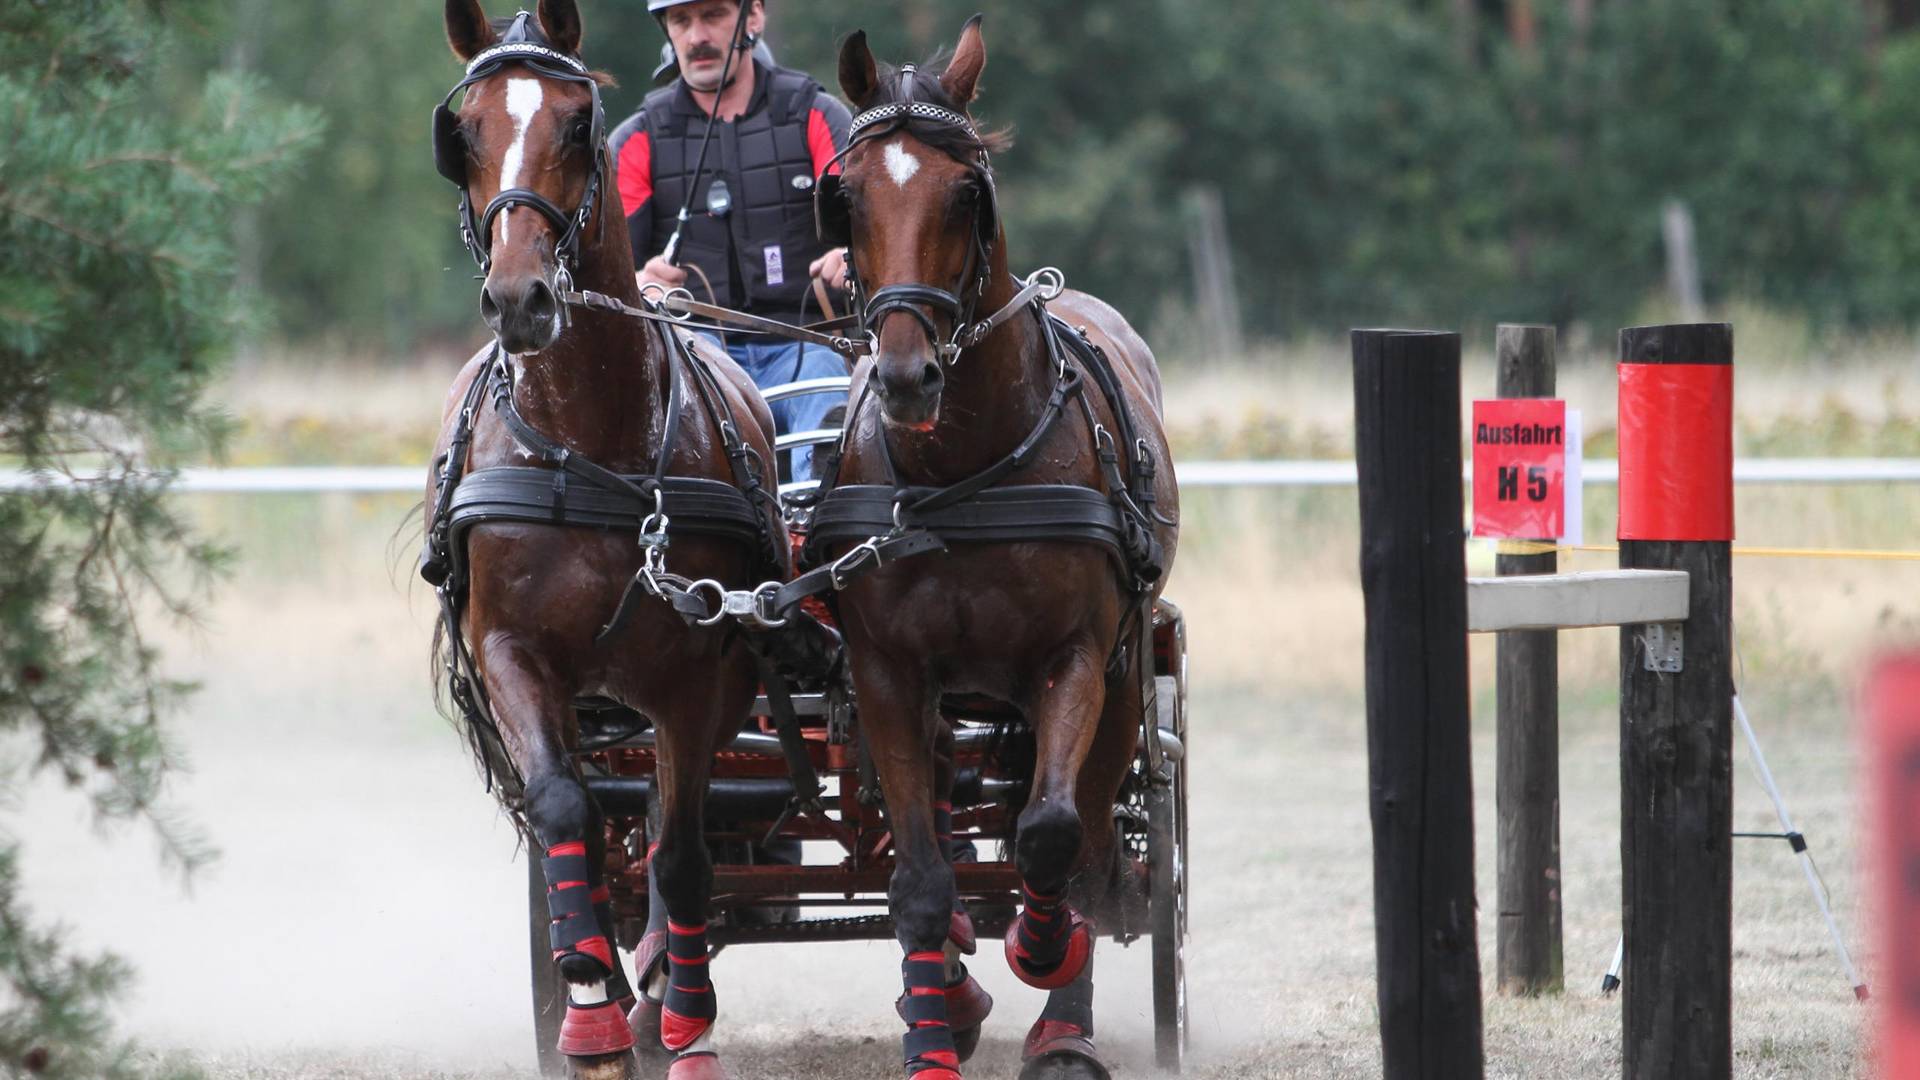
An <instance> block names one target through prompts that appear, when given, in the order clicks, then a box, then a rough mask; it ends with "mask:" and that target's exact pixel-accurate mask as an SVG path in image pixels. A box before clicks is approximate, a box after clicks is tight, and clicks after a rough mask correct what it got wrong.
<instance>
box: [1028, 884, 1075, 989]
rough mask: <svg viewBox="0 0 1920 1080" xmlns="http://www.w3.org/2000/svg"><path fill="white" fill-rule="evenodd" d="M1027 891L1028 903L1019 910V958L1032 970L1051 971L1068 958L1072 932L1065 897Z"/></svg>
mask: <svg viewBox="0 0 1920 1080" xmlns="http://www.w3.org/2000/svg"><path fill="white" fill-rule="evenodd" d="M1024 891H1025V893H1026V901H1027V902H1026V904H1025V906H1024V907H1022V908H1021V910H1020V923H1019V931H1018V933H1019V938H1018V944H1019V949H1018V950H1017V952H1016V955H1017V956H1019V958H1020V960H1021V962H1022V963H1024V964H1025V965H1026V967H1027V968H1028V970H1030V971H1035V972H1041V971H1052V970H1053V969H1054V968H1057V967H1059V966H1060V962H1061V961H1062V960H1065V959H1066V956H1067V940H1068V938H1070V937H1071V936H1072V932H1073V922H1072V919H1071V918H1070V917H1069V916H1068V914H1067V904H1066V896H1065V894H1061V895H1058V896H1040V895H1037V894H1035V893H1034V892H1033V890H1031V889H1027V890H1024Z"/></svg>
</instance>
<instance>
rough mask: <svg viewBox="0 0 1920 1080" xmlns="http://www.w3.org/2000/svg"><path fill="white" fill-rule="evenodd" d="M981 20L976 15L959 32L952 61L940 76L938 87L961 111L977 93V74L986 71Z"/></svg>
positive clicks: (978, 88) (978, 80)
mask: <svg viewBox="0 0 1920 1080" xmlns="http://www.w3.org/2000/svg"><path fill="white" fill-rule="evenodd" d="M981 19H982V16H980V15H975V16H974V17H973V18H971V19H968V20H967V26H966V29H964V30H962V31H960V44H959V45H958V46H957V47H956V48H955V49H954V50H953V60H952V61H951V62H949V63H948V64H947V70H946V73H945V74H943V75H941V76H940V88H941V89H943V90H945V91H946V92H947V96H948V97H950V98H952V99H953V100H954V101H955V103H957V104H959V105H960V106H961V107H962V108H964V107H966V105H967V103H969V102H971V101H972V100H973V98H974V95H975V94H977V93H978V92H979V90H980V73H981V72H982V71H985V70H986V68H987V43H986V41H985V40H983V39H982V38H981V36H980V21H981Z"/></svg>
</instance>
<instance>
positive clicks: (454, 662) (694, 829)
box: [423, 0, 788, 1080]
mask: <svg viewBox="0 0 1920 1080" xmlns="http://www.w3.org/2000/svg"><path fill="white" fill-rule="evenodd" d="M445 23H446V34H447V40H448V42H449V44H450V45H451V46H452V49H453V52H454V55H455V56H457V57H458V58H459V59H460V60H461V61H462V62H464V63H467V64H468V69H467V77H466V79H465V81H463V82H462V83H461V84H460V85H459V86H456V87H455V90H454V91H453V92H452V93H450V94H449V95H448V102H446V103H443V104H442V106H441V108H440V109H439V110H437V111H436V113H435V122H434V138H435V153H436V158H437V161H438V164H439V167H440V170H441V172H442V173H443V174H445V175H446V176H447V177H448V178H449V179H451V180H453V181H454V182H455V183H456V184H457V185H458V186H459V187H460V189H461V198H462V201H461V219H462V226H463V235H464V236H465V237H466V239H467V243H468V246H469V248H470V249H471V250H472V252H473V253H474V255H475V257H476V259H477V261H478V262H479V263H480V265H481V267H482V269H483V272H484V275H485V284H484V286H483V287H482V289H481V309H482V314H483V316H484V318H485V320H486V322H487V325H488V326H489V327H490V328H491V329H492V331H493V332H494V334H495V336H496V339H497V341H496V344H495V346H493V347H491V348H489V349H487V350H484V351H482V352H481V353H480V354H479V355H477V356H475V357H474V358H473V359H472V360H471V361H469V362H468V363H467V364H466V365H465V367H464V368H463V370H462V371H461V372H460V375H459V377H458V379H457V380H456V382H455V383H454V385H453V388H452V390H451V392H450V393H449V395H448V398H447V408H446V411H445V414H444V419H443V428H442V432H441V435H440V438H439V441H438V446H437V448H436V461H437V469H436V472H435V475H434V477H433V478H432V479H431V480H430V483H429V488H428V493H427V505H428V507H429V508H430V511H431V513H430V519H429V522H428V528H429V554H428V557H427V559H426V560H425V562H424V564H423V573H425V574H427V575H428V577H429V580H435V579H436V578H438V579H439V581H437V582H436V584H441V596H442V599H443V606H444V608H445V611H446V613H447V625H446V626H445V627H443V629H444V630H445V631H447V633H446V635H445V636H446V637H447V638H448V639H450V640H449V644H448V645H447V646H445V648H446V650H447V653H448V663H449V664H450V667H449V669H448V670H449V671H450V673H451V677H452V683H453V687H454V696H455V698H456V700H457V701H458V702H459V703H460V704H461V706H462V712H463V713H465V718H466V721H467V723H468V725H469V728H470V731H469V735H470V737H471V738H472V739H473V741H474V743H475V747H476V752H477V753H479V754H480V756H481V759H482V763H483V765H486V766H487V767H488V768H489V773H490V775H492V774H495V773H497V774H499V775H500V776H501V777H502V779H503V784H502V787H503V790H504V800H503V801H505V802H506V803H507V804H508V806H509V809H510V810H511V811H512V812H513V813H514V816H515V818H516V820H517V821H518V822H519V823H520V824H521V826H522V828H523V830H524V832H525V833H526V834H527V835H529V836H530V838H531V839H532V840H533V841H534V842H536V843H537V844H538V849H539V853H540V854H541V855H543V856H544V858H543V863H542V866H543V870H544V872H545V875H546V880H547V889H548V892H547V897H548V902H549V912H550V915H551V918H552V943H553V949H554V958H555V963H556V965H557V967H558V970H559V973H560V974H561V975H562V976H563V977H564V979H565V981H566V983H567V985H568V998H569V1004H568V1008H567V1015H566V1021H565V1024H564V1025H563V1028H562V1032H561V1039H560V1049H561V1051H562V1052H563V1053H564V1054H566V1055H567V1058H568V1061H569V1064H570V1066H571V1068H572V1069H573V1071H574V1072H575V1073H576V1074H577V1075H593V1076H602V1075H605V1076H619V1075H622V1074H625V1073H628V1072H630V1071H631V1070H633V1069H634V1068H635V1067H636V1063H635V1061H634V1059H633V1056H632V1053H631V1049H630V1048H631V1047H633V1046H634V1045H635V1035H636V1034H639V1035H640V1036H642V1037H643V1039H644V1040H645V1041H646V1042H647V1043H651V1044H652V1046H653V1048H654V1049H658V1048H659V1047H660V1046H661V1045H664V1046H665V1048H666V1049H667V1050H669V1051H672V1052H674V1053H675V1054H676V1055H677V1056H676V1057H675V1058H674V1059H673V1062H672V1064H671V1066H670V1067H669V1072H668V1075H669V1076H670V1077H671V1078H672V1080H720V1078H724V1076H725V1073H724V1070H723V1069H722V1067H721V1066H720V1064H719V1061H718V1059H717V1057H716V1056H715V1054H714V1051H713V1031H712V1028H713V1022H714V1018H715V1016H716V1009H715V1004H714V995H713V992H712V983H711V981H710V980H709V978H708V976H707V969H706V961H707V943H706V937H705V922H706V916H707V906H708V900H709V892H710V888H711V881H712V867H711V863H710V859H709V855H708V850H707V846H706V843H705V841H704V836H703V824H702V820H701V818H702V803H703V799H704V795H705V791H706V787H707V778H708V774H709V771H710V768H711V765H712V762H713V758H714V754H715V751H716V749H717V748H719V747H720V746H721V745H722V744H724V743H725V742H726V741H727V740H728V739H730V738H731V737H732V736H733V735H734V734H735V733H737V732H738V731H739V730H740V729H741V727H742V726H743V724H744V723H745V721H746V719H747V716H748V713H749V711H750V710H751V707H752V703H753V700H754V696H755V692H756V685H757V675H756V666H755V661H754V659H753V657H752V656H751V655H750V654H749V652H748V650H747V648H746V647H745V646H744V644H743V643H742V640H741V636H740V635H739V634H738V633H737V632H730V631H729V628H727V627H725V626H713V627H706V626H695V625H692V624H691V620H690V619H687V618H683V617H682V614H683V613H682V612H681V611H678V610H676V608H675V607H674V606H672V605H671V604H669V603H653V602H649V601H650V599H651V598H650V597H649V596H647V595H646V593H645V592H644V591H642V592H641V593H640V597H639V600H638V601H636V602H634V603H633V604H632V605H631V608H630V610H629V604H628V603H626V602H624V601H623V602H622V603H620V605H619V607H620V609H621V615H620V616H619V617H616V618H615V619H614V620H613V621H612V622H611V623H610V622H609V614H610V612H611V611H612V610H613V609H614V607H615V602H616V601H622V598H623V597H626V599H627V600H632V599H633V596H632V595H630V594H629V593H626V592H623V590H628V589H639V587H640V586H641V584H642V583H644V582H652V581H653V580H654V579H653V578H652V577H649V576H648V575H647V574H643V573H642V571H643V570H648V571H652V572H655V573H656V574H658V575H659V576H665V573H664V564H665V562H666V559H665V557H664V554H663V553H664V552H665V551H667V550H668V549H669V548H670V552H671V563H672V571H673V573H674V574H677V575H680V578H679V580H683V581H691V580H694V579H707V580H710V581H712V582H723V583H731V587H735V588H737V587H739V586H740V585H742V584H746V583H750V582H755V581H761V580H764V579H765V578H766V577H767V576H769V575H771V576H773V577H782V576H784V575H785V574H786V573H787V571H788V560H787V556H786V552H787V540H786V532H785V526H784V524H783V523H782V520H781V517H780V514H779V513H778V508H777V504H776V502H775V500H774V499H773V498H771V497H770V496H765V492H764V491H760V489H758V488H757V486H756V483H757V479H758V478H767V479H771V478H772V477H773V475H774V473H773V471H772V468H771V467H770V464H769V463H771V462H772V461H773V460H774V458H773V448H772V438H773V419H772V416H771V415H770V413H769V411H768V409H767V407H766V405H765V403H764V402H763V401H762V400H761V398H760V396H759V394H758V392H757V391H756V390H755V389H754V388H753V385H752V383H751V381H750V380H749V379H748V378H747V377H746V375H745V374H744V373H743V372H742V371H741V370H740V369H739V368H738V367H736V366H735V365H734V364H733V363H732V361H730V360H729V359H728V358H727V357H726V355H725V354H724V353H721V352H720V351H719V350H717V349H714V348H711V347H709V346H707V345H705V344H704V343H698V344H693V345H684V344H683V345H678V346H675V345H672V343H671V342H670V341H669V339H668V337H667V334H668V333H677V331H668V332H664V333H663V332H662V331H661V330H660V329H658V327H657V326H656V325H654V324H650V323H648V322H645V321H640V320H636V319H633V318H630V317H627V316H625V315H622V314H618V313H615V312H613V311H609V310H604V309H596V308H578V309H573V308H570V306H569V304H568V296H569V294H571V293H573V290H575V289H578V290H581V292H582V293H590V292H597V293H600V294H604V295H605V296H608V297H612V298H613V299H615V300H618V301H620V302H621V303H623V304H627V305H637V304H640V303H642V298H641V297H640V295H639V292H638V289H637V286H636V284H635V280H634V274H633V266H634V264H633V254H632V250H631V248H630V245H629V241H628V236H627V230H626V228H625V224H624V221H623V220H622V215H621V213H620V204H619V201H618V195H617V194H616V188H615V185H614V178H613V166H612V163H611V161H610V160H609V158H608V155H607V153H606V141H605V140H606V130H605V120H604V115H603V112H602V107H601V104H600V84H601V83H602V82H603V81H605V80H604V78H603V77H602V76H600V75H598V74H596V73H593V72H591V71H590V70H589V69H588V68H587V67H586V65H585V64H584V63H582V62H581V61H580V60H579V49H580V41H581V37H582V25H581V19H580V14H579V11H578V10H577V7H576V4H575V3H574V0H540V4H539V8H538V12H537V19H536V17H535V16H534V15H530V14H528V13H525V12H522V13H521V14H520V15H518V16H517V17H515V18H513V19H510V20H500V21H497V22H490V21H489V20H488V18H487V17H486V14H485V13H484V12H483V10H482V9H481V5H480V3H479V2H478V0H447V3H446V18H445ZM462 89H464V91H465V98H464V100H463V102H462V103H461V104H460V106H459V109H458V111H457V112H455V111H453V109H451V108H449V105H450V104H451V102H452V99H453V97H454V95H455V94H457V93H459V92H460V91H461V90H462ZM475 207H485V208H486V209H485V212H484V213H476V212H475V210H474V208H475ZM689 349H692V350H695V351H691V352H690V351H687V350H689ZM489 399H491V400H489ZM743 470H744V471H743ZM743 480H744V481H745V483H744V486H745V487H746V488H748V489H749V492H748V495H742V494H741V493H740V490H739V489H740V488H741V487H742V486H743V483H742V482H743ZM529 491H531V492H532V494H533V496H534V498H533V508H532V509H531V510H529V509H528V508H527V507H525V506H521V505H519V504H518V503H516V501H515V500H516V497H518V496H525V495H526V494H527V493H528V492H529ZM689 492H691V494H689ZM756 492H757V493H758V494H760V495H762V496H765V497H761V498H750V497H749V495H752V494H754V493H756ZM549 500H551V517H549V516H548V513H549V510H548V507H547V503H548V501H549ZM519 501H520V502H521V503H524V502H525V501H526V500H525V499H524V498H521V499H520V500H519ZM595 507H598V509H597V510H596V509H595ZM609 507H611V508H609ZM715 507H718V508H719V509H718V510H716V509H714V508H715ZM462 514H464V515H466V516H465V517H464V518H463V517H462V516H461V515H462ZM648 515H658V516H657V517H649V516H648ZM643 519H645V520H644V521H643ZM449 521H452V522H453V526H452V529H451V534H450V529H449ZM462 521H465V522H467V525H466V527H465V528H464V529H462V528H461V527H460V522H462ZM556 523H560V524H556ZM436 546H437V554H436ZM656 560H657V561H656ZM442 583H444V584H442ZM650 587H651V586H649V588H650ZM655 595H660V596H662V598H665V595H664V594H659V593H656V594H655ZM681 595H682V597H683V598H684V595H685V594H684V593H682V594H681ZM603 627H604V629H603ZM583 695H594V696H600V697H605V698H611V699H613V700H615V701H618V702H620V703H621V704H624V705H626V706H628V707H629V708H631V709H633V710H635V711H637V712H638V713H640V714H642V715H644V716H646V717H648V718H650V719H651V721H652V723H653V726H654V730H655V732H656V741H657V747H658V761H659V764H658V773H657V781H656V792H657V799H658V809H659V812H660V823H661V828H660V832H659V836H658V842H657V845H656V847H655V848H654V850H653V851H652V853H651V863H650V867H651V873H650V875H649V876H650V878H651V880H652V883H653V885H654V895H655V901H654V903H653V904H652V905H651V912H650V921H649V924H648V930H647V934H646V936H645V938H644V939H643V941H642V944H641V947H640V948H639V949H638V950H637V954H636V965H637V969H638V973H639V977H640V981H641V985H640V994H639V995H636V994H635V993H634V991H633V989H632V988H631V986H630V984H629V983H628V981H627V979H626V976H625V974H624V972H623V969H622V962H621V959H620V956H619V952H618V949H617V946H616V945H615V944H614V940H615V939H614V928H613V924H612V919H611V912H610V907H609V903H608V892H607V888H606V884H605V880H604V861H605V856H606V845H607V839H606V836H605V830H604V827H603V818H602V815H601V813H600V811H599V809H598V808H597V807H596V806H595V804H594V802H593V800H592V798H591V797H590V796H589V794H588V792H587V790H586V788H585V786H584V785H583V782H582V779H581V777H580V775H579V773H578V771H577V769H576V767H575V764H574V760H573V757H572V754H571V749H572V747H573V746H574V745H575V744H576V743H577V740H578V736H579V733H578V726H577V721H576V719H575V712H574V708H573V706H574V702H575V700H576V699H578V698H580V697H582V696H583ZM662 957H665V958H666V960H667V961H668V963H666V964H664V965H662V964H661V963H659V961H660V959H661V958H662ZM643 1047H644V1044H643Z"/></svg>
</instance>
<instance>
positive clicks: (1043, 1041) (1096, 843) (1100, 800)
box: [1020, 675, 1141, 1080]
mask: <svg viewBox="0 0 1920 1080" xmlns="http://www.w3.org/2000/svg"><path fill="white" fill-rule="evenodd" d="M1140 709H1141V705H1140V689H1139V684H1138V683H1137V682H1135V681H1133V677H1132V676H1130V675H1129V676H1128V677H1126V678H1125V679H1123V680H1122V681H1120V682H1118V683H1109V684H1108V685H1107V694H1106V702H1105V706H1104V708H1103V709H1102V711H1101V715H1100V725H1099V730H1098V732H1097V733H1096V734H1095V736H1094V743H1093V749H1092V750H1091V752H1089V753H1088V755H1087V759H1086V763H1085V764H1084V765H1082V766H1081V769H1080V781H1079V788H1078V790H1077V791H1076V793H1075V794H1076V797H1077V802H1078V805H1079V811H1080V820H1081V822H1082V824H1083V829H1084V831H1083V835H1082V839H1081V854H1080V858H1079V860H1078V866H1079V868H1080V869H1079V873H1078V874H1077V875H1076V876H1075V877H1074V881H1073V886H1072V890H1071V891H1072V894H1073V897H1074V901H1075V903H1077V904H1081V905H1084V906H1083V907H1082V908H1081V910H1083V911H1087V912H1090V913H1092V915H1093V917H1094V918H1096V919H1097V918H1103V917H1107V916H1109V915H1110V914H1113V913H1114V912H1115V908H1116V905H1117V904H1119V903H1121V902H1123V901H1124V897H1122V896H1121V895H1120V890H1121V889H1123V888H1125V887H1126V885H1127V879H1126V878H1125V876H1124V875H1122V874H1119V873H1117V872H1116V871H1118V870H1119V869H1121V864H1120V863H1119V862H1118V861H1117V860H1118V856H1119V850H1118V844H1119V836H1118V834H1117V833H1116V832H1115V830H1114V823H1113V803H1114V799H1115V797H1116V796H1117V795H1118V794H1119V790H1120V784H1121V781H1122V780H1123V779H1124V777H1125V775H1126V772H1127V769H1128V768H1130V767H1131V766H1132V763H1133V755H1134V748H1135V746H1136V744H1137V742H1138V739H1139V731H1140ZM1024 1050H1025V1052H1024V1054H1023V1057H1024V1058H1025V1061H1026V1065H1025V1068H1023V1069H1022V1070H1021V1073H1020V1076H1021V1080H1108V1078H1109V1075H1110V1074H1109V1073H1108V1072H1107V1069H1106V1066H1104V1065H1103V1064H1101V1062H1100V1060H1099V1058H1098V1056H1097V1055H1096V1052H1095V1050H1094V1045H1093V958H1092V956H1091V955H1089V956H1088V958H1087V966H1086V967H1085V969H1083V970H1082V971H1081V972H1080V975H1079V977H1078V978H1076V979H1074V980H1073V981H1072V982H1071V983H1068V984H1067V985H1065V986H1063V987H1060V988H1059V989H1057V990H1054V991H1053V992H1051V993H1049V994H1048V995H1047V1004H1046V1008H1044V1009H1043V1010H1041V1013H1040V1019H1039V1020H1038V1021H1036V1022H1035V1023H1034V1025H1033V1027H1032V1029H1031V1030H1029V1031H1028V1032H1027V1039H1026V1046H1025V1048H1024Z"/></svg>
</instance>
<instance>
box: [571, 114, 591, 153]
mask: <svg viewBox="0 0 1920 1080" xmlns="http://www.w3.org/2000/svg"><path fill="white" fill-rule="evenodd" d="M592 137H593V124H592V123H591V122H589V121H587V120H584V119H581V120H575V121H574V122H573V126H571V127H569V128H568V129H567V139H568V141H570V142H572V143H574V144H575V145H577V146H585V145H586V144H587V140H588V139H590V138H592Z"/></svg>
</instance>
